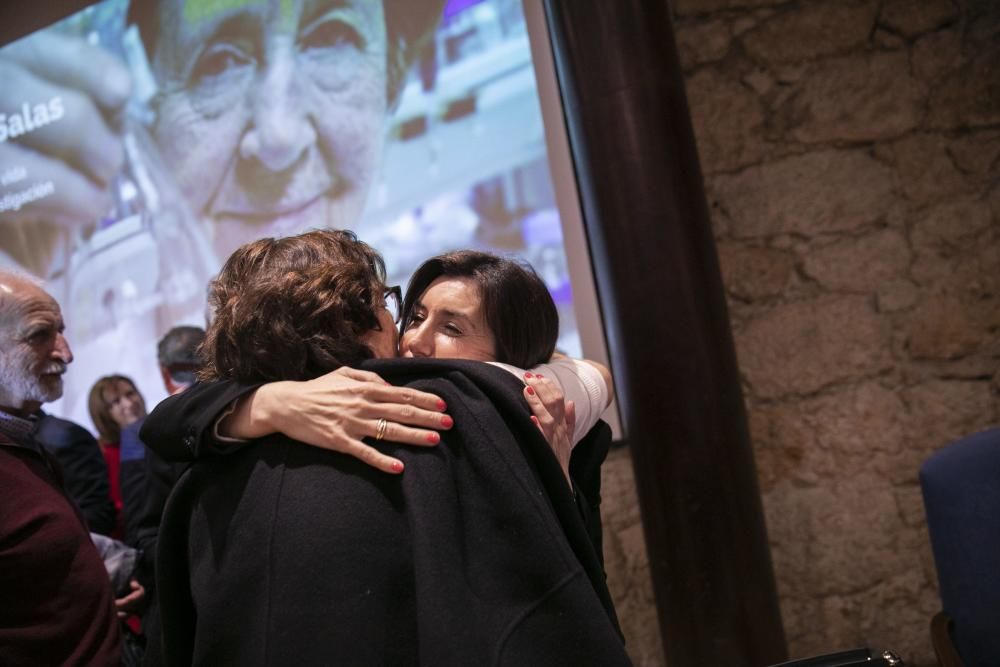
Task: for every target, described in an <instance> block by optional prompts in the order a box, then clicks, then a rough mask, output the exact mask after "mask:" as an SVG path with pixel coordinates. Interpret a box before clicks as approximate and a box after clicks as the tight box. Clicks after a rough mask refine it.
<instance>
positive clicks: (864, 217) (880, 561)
mask: <svg viewBox="0 0 1000 667" xmlns="http://www.w3.org/2000/svg"><path fill="white" fill-rule="evenodd" d="M672 7H673V10H674V15H675V32H676V35H677V41H678V47H679V50H680V54H681V60H682V64H683V67H684V72H685V79H686V82H687V91H688V102H689V105H690V108H691V115H692V120H693V123H694V126H695V134H696V137H697V140H698V147H699V152H700V156H701V164H702V170H703V172H704V174H705V187H706V191H707V195H708V198H709V203H710V205H711V208H712V214H713V225H714V228H715V234H716V240H717V243H718V249H719V255H720V260H721V264H722V270H723V278H724V281H725V284H726V288H727V292H728V298H729V304H730V317H731V319H732V325H733V330H734V334H735V338H736V344H737V351H738V355H739V361H740V367H741V371H742V379H743V383H744V392H745V396H746V401H747V408H748V412H749V418H750V423H751V432H752V437H753V441H754V447H755V452H756V456H757V465H758V474H759V477H760V483H761V490H762V493H763V497H764V506H765V511H766V515H767V522H768V532H769V538H770V542H771V547H772V553H773V558H774V566H775V572H776V576H777V580H778V592H779V595H780V599H781V608H782V614H783V618H784V624H785V631H786V634H787V637H788V642H789V652H790V655H791V656H792V657H800V656H805V655H810V654H816V653H822V652H826V651H830V650H836V649H842V648H850V647H853V646H857V645H871V646H873V647H890V648H893V649H894V650H895V651H897V652H898V653H900V654H901V655H902V657H904V659H906V660H907V664H911V665H918V666H919V665H932V664H935V661H934V656H933V651H932V649H931V646H930V640H929V634H928V624H929V621H930V618H931V616H932V615H933V614H934V613H935V612H936V611H937V610H938V609H939V606H940V602H939V599H938V597H937V590H936V576H935V573H934V564H933V559H932V556H931V552H930V546H929V542H928V538H927V533H926V525H925V519H924V513H923V505H922V501H921V496H920V489H919V486H918V483H917V470H918V468H919V466H920V464H921V463H922V462H923V461H924V460H925V459H926V458H927V457H928V455H930V454H931V453H932V452H934V451H935V450H937V449H939V448H940V447H942V446H943V445H945V444H946V443H947V442H949V441H950V440H952V439H954V438H957V437H959V436H961V435H964V434H968V433H971V432H974V431H977V430H980V429H983V428H985V427H988V426H991V425H995V424H997V423H998V421H1000V399H998V395H1000V373H998V369H1000V3H997V2H993V1H992V0H965V1H964V2H963V1H961V0H955V1H954V2H953V1H951V0H799V1H794V2H788V1H787V0H673V3H672ZM646 576H648V575H646ZM647 664H651V663H647Z"/></svg>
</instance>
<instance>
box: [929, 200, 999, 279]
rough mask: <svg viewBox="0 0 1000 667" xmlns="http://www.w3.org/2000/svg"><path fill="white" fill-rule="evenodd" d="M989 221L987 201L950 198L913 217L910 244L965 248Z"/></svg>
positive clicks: (991, 216)
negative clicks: (914, 218)
mask: <svg viewBox="0 0 1000 667" xmlns="http://www.w3.org/2000/svg"><path fill="white" fill-rule="evenodd" d="M993 220H994V216H993V212H992V211H991V210H990V203H989V202H988V201H983V200H979V199H956V198H952V199H951V201H946V202H943V203H941V204H938V205H936V206H932V207H931V208H928V209H927V210H925V211H923V212H922V213H921V214H920V215H919V216H918V217H917V218H916V220H915V221H914V223H913V231H912V233H911V241H912V242H913V246H914V248H917V249H923V248H942V247H949V248H954V247H959V246H969V245H971V244H972V243H973V242H974V240H975V239H976V238H977V237H978V236H979V234H980V232H982V231H984V230H987V229H989V227H990V226H991V225H992V224H993ZM984 268H986V267H984Z"/></svg>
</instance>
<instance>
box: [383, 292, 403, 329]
mask: <svg viewBox="0 0 1000 667" xmlns="http://www.w3.org/2000/svg"><path fill="white" fill-rule="evenodd" d="M385 309H386V310H388V311H389V313H391V314H392V321H393V322H395V323H396V324H399V316H400V315H401V314H402V312H403V290H401V289H400V288H399V285H393V286H392V287H386V288H385Z"/></svg>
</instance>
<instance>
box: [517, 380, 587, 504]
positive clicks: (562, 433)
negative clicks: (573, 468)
mask: <svg viewBox="0 0 1000 667" xmlns="http://www.w3.org/2000/svg"><path fill="white" fill-rule="evenodd" d="M524 383H525V385H526V386H525V388H524V398H525V399H526V400H527V401H528V406H529V407H530V408H531V412H532V415H531V420H532V421H533V422H535V424H536V425H537V426H538V429H539V430H540V431H541V432H542V435H543V436H544V437H545V440H546V442H548V443H549V447H551V448H552V452H553V453H554V454H555V455H556V459H557V460H558V461H559V467H560V468H562V471H563V474H564V475H565V476H566V481H567V482H568V483H569V485H570V487H572V486H573V482H572V480H570V477H569V457H570V454H571V453H572V451H573V429H574V427H575V426H576V406H575V405H574V404H573V401H567V400H565V398H564V397H563V392H562V389H561V388H560V387H559V385H558V384H557V383H555V382H553V381H552V380H550V379H548V378H546V377H544V376H542V375H536V374H534V373H530V372H526V373H525V374H524Z"/></svg>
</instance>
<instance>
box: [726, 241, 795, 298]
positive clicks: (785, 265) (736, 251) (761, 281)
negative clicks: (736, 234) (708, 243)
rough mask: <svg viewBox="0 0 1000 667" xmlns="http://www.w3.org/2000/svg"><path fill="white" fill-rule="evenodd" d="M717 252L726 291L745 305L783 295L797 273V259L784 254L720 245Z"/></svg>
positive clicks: (731, 244) (777, 251)
mask: <svg viewBox="0 0 1000 667" xmlns="http://www.w3.org/2000/svg"><path fill="white" fill-rule="evenodd" d="M718 250H719V262H720V264H721V267H722V279H723V282H724V283H725V285H726V290H727V291H728V292H729V294H731V295H732V296H733V297H735V298H737V299H741V300H744V301H750V300H755V299H763V298H767V297H772V296H777V295H779V294H781V292H782V291H783V290H784V289H785V285H786V284H788V280H789V278H790V277H791V275H792V272H793V271H794V269H795V257H794V256H793V255H792V254H791V253H788V252H785V251H783V250H774V249H771V248H758V247H754V246H747V245H745V244H742V243H720V244H719V246H718Z"/></svg>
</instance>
